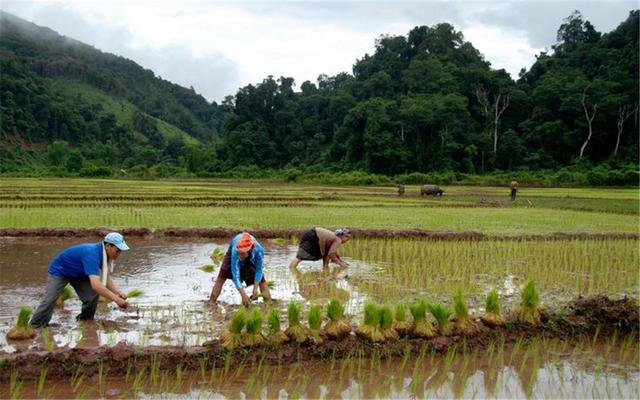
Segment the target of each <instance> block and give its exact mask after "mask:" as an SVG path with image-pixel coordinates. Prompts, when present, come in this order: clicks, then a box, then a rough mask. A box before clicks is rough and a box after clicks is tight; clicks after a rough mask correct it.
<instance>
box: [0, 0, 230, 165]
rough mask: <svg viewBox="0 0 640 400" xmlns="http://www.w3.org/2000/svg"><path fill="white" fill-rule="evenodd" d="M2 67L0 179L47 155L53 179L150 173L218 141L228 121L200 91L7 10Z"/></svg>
mask: <svg viewBox="0 0 640 400" xmlns="http://www.w3.org/2000/svg"><path fill="white" fill-rule="evenodd" d="M0 63H1V64H0V69H1V71H2V74H1V75H0V86H1V90H0V101H1V103H0V107H1V108H0V112H1V115H2V124H1V130H0V139H1V140H2V143H3V144H2V148H3V150H2V156H3V157H2V158H3V162H2V169H1V172H7V171H11V170H22V171H28V170H29V169H30V168H32V167H33V168H35V167H37V166H38V165H39V162H38V161H42V158H43V157H44V158H45V160H44V161H45V167H46V166H47V164H48V165H50V166H51V167H56V168H54V173H65V172H71V173H77V172H79V171H80V170H81V169H82V168H83V167H88V170H89V171H87V172H91V171H93V172H94V173H98V174H110V170H111V169H118V170H119V169H121V168H132V167H135V168H136V169H137V170H142V169H145V168H149V167H152V166H154V165H158V164H162V163H164V162H168V163H169V164H175V163H176V161H177V160H178V158H179V157H180V156H181V155H182V154H183V153H184V152H185V149H186V148H187V147H188V146H193V145H195V144H197V143H212V142H213V140H214V139H216V138H217V137H219V132H220V129H221V124H222V119H223V116H222V113H221V112H220V110H219V109H218V107H217V105H216V104H215V103H214V104H209V103H208V102H207V101H206V100H205V99H204V98H203V97H202V96H200V95H197V94H196V93H195V91H194V90H193V89H186V88H183V87H181V86H179V85H176V84H173V83H171V82H168V81H166V80H163V79H161V78H159V77H156V76H154V73H153V72H152V71H149V70H145V69H144V68H142V67H140V66H139V65H137V64H136V63H134V62H133V61H131V60H127V59H125V58H122V57H118V56H115V55H112V54H107V53H103V52H101V51H99V50H97V49H95V48H93V47H91V46H88V45H85V44H83V43H80V42H78V41H76V40H73V39H70V38H67V37H63V36H60V35H58V34H57V33H56V32H54V31H52V30H50V29H48V28H43V27H39V26H37V25H34V24H31V23H29V22H26V21H24V20H22V19H20V18H18V17H15V16H12V15H10V14H8V13H4V12H1V13H0ZM40 164H41V163H40ZM96 170H97V171H96ZM39 172H41V171H39Z"/></svg>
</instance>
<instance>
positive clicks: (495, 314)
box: [482, 289, 506, 326]
mask: <svg viewBox="0 0 640 400" xmlns="http://www.w3.org/2000/svg"><path fill="white" fill-rule="evenodd" d="M484 308H485V311H484V315H483V316H482V322H484V323H485V324H486V325H488V326H503V325H504V324H505V323H506V320H505V318H504V316H503V315H502V313H501V312H500V299H499V298H498V291H497V290H495V289H493V290H492V291H490V292H489V294H487V301H486V302H485V307H484Z"/></svg>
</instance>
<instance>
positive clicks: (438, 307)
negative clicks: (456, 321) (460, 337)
mask: <svg viewBox="0 0 640 400" xmlns="http://www.w3.org/2000/svg"><path fill="white" fill-rule="evenodd" d="M428 308H429V312H430V313H431V315H433V318H435V320H436V322H437V323H438V330H439V331H440V334H441V335H444V336H447V335H449V334H451V326H450V323H449V317H450V316H451V310H449V309H448V308H447V307H445V306H443V305H442V304H439V303H438V304H429V305H428Z"/></svg>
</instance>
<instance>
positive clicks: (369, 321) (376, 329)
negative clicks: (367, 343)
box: [356, 302, 385, 342]
mask: <svg viewBox="0 0 640 400" xmlns="http://www.w3.org/2000/svg"><path fill="white" fill-rule="evenodd" d="M356 333H357V334H358V335H359V336H362V337H364V338H366V339H369V340H371V341H372V342H383V341H384V339H385V338H384V335H383V334H382V332H381V331H380V313H379V312H378V306H377V305H376V304H375V303H371V302H369V303H367V304H365V305H364V324H362V325H360V326H359V327H358V329H357V330H356Z"/></svg>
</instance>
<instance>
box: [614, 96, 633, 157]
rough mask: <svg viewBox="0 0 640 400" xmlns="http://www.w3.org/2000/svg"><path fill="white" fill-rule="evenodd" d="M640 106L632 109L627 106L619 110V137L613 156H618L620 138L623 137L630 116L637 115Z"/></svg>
mask: <svg viewBox="0 0 640 400" xmlns="http://www.w3.org/2000/svg"><path fill="white" fill-rule="evenodd" d="M637 110H638V104H636V106H635V107H634V108H633V109H631V107H629V105H627V104H625V105H622V106H620V107H619V108H618V137H617V139H616V148H615V149H614V150H613V155H614V156H617V155H618V148H619V147H620V137H621V136H622V129H623V128H624V123H625V121H626V120H627V119H629V117H630V116H632V115H633V114H635V113H637Z"/></svg>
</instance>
